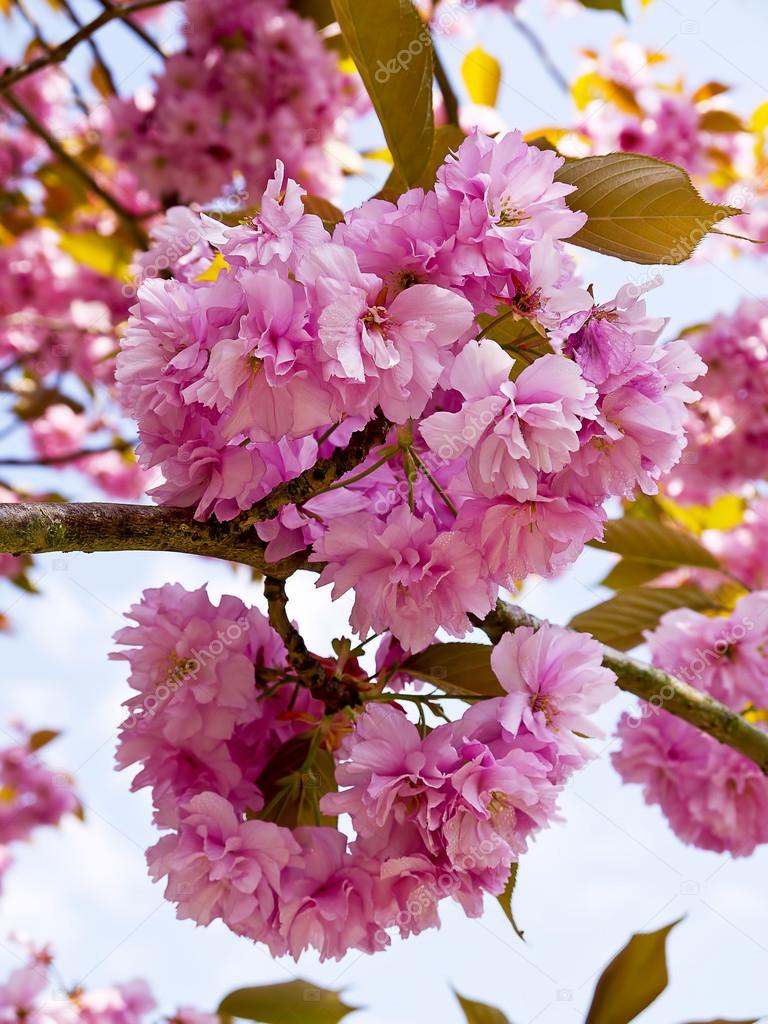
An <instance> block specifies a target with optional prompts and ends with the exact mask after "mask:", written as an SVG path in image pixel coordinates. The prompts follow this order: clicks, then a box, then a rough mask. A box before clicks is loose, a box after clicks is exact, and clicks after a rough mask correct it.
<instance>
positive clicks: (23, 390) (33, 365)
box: [0, 228, 146, 498]
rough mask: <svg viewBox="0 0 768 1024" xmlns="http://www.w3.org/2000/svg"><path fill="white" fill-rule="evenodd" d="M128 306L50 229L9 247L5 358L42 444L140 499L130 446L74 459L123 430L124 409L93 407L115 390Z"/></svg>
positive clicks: (2, 263) (2, 264) (110, 489)
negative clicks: (118, 412) (120, 327)
mask: <svg viewBox="0 0 768 1024" xmlns="http://www.w3.org/2000/svg"><path fill="white" fill-rule="evenodd" d="M127 313H128V301H127V300H126V298H125V297H124V295H123V293H122V289H121V286H120V283H119V282H118V281H117V280H116V279H114V278H110V277H105V276H103V275H102V274H99V273H97V272H96V271H94V270H91V269H89V268H88V267H86V266H84V265H82V264H80V263H77V262H76V261H75V260H74V259H73V258H72V257H71V256H69V255H68V254H67V253H66V252H64V251H63V250H62V249H61V248H60V246H59V236H58V235H57V233H56V232H55V231H53V230H51V229H50V228H39V229H35V230H33V231H28V232H26V233H25V234H23V235H21V236H20V237H19V238H18V239H17V240H16V241H15V242H14V243H13V244H11V245H8V246H5V247H0V319H2V328H0V363H2V365H3V368H4V370H5V373H4V379H5V383H6V385H7V388H8V390H9V392H10V393H12V394H13V393H15V394H17V395H18V398H19V401H18V403H17V405H16V408H15V413H16V415H17V416H18V417H19V418H20V420H22V421H23V422H24V424H25V425H26V426H27V428H28V431H29V441H30V444H31V447H32V449H33V451H34V452H35V453H36V454H37V455H38V456H40V458H42V459H44V460H54V464H55V460H62V464H64V462H65V461H66V464H67V465H72V466H74V467H75V468H77V469H79V470H81V471H82V472H83V473H85V474H86V476H88V477H89V478H90V479H91V480H93V481H94V482H95V483H96V484H97V486H98V487H99V488H100V489H101V490H103V491H105V492H106V493H107V494H109V495H111V496H113V497H124V498H127V497H132V498H135V497H138V496H139V495H140V494H142V493H143V491H144V489H145V485H146V477H145V474H144V473H143V472H142V470H141V469H140V468H139V466H138V464H137V462H136V460H135V458H134V457H133V453H132V452H131V451H129V450H128V446H125V447H124V448H123V450H115V451H101V450H100V451H98V454H94V455H88V456H85V457H83V458H80V459H72V460H71V461H70V459H69V457H70V456H74V455H76V454H77V453H78V452H79V451H81V450H88V447H89V444H90V446H91V447H92V448H101V447H102V445H103V440H104V438H105V437H110V436H111V437H115V436H119V428H120V424H119V422H118V421H117V417H116V416H114V415H112V416H111V417H110V416H109V415H107V414H105V413H103V412H97V410H96V409H93V410H92V411H86V409H87V404H88V397H87V396H88V392H91V393H93V392H94V391H95V390H98V391H99V392H100V393H101V394H102V395H105V394H107V393H109V391H110V389H111V385H112V382H113V378H114V371H115V352H116V347H117V336H116V331H115V325H116V324H117V323H119V322H120V321H122V320H124V319H125V318H126V316H127ZM84 389H85V390H84ZM91 441H92V442H93V443H92V444H91ZM100 441H101V442H102V444H99V442H100Z"/></svg>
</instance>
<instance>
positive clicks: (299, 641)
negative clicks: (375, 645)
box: [264, 576, 361, 714]
mask: <svg viewBox="0 0 768 1024" xmlns="http://www.w3.org/2000/svg"><path fill="white" fill-rule="evenodd" d="M264 596H265V597H266V599H267V607H268V609H269V621H270V623H271V625H272V628H273V629H274V630H275V632H276V633H277V634H278V635H279V636H280V638H281V639H282V641H283V643H284V644H285V649H286V652H287V655H288V664H289V665H290V666H291V668H292V669H293V670H294V671H295V672H296V676H297V678H298V680H299V682H300V684H301V685H302V686H305V687H306V688H307V689H308V690H309V691H310V692H311V694H312V696H313V697H316V698H317V699H318V700H321V701H322V702H323V704H325V709H326V711H327V712H328V713H329V714H333V713H334V712H336V711H340V710H341V709H342V708H348V707H357V706H358V705H359V704H360V703H361V698H360V691H359V690H358V688H357V686H356V685H355V683H354V682H353V681H346V680H344V679H341V678H339V677H338V676H336V675H332V674H330V673H329V671H328V670H327V669H326V667H325V666H324V665H323V664H322V663H321V662H320V661H318V659H317V658H316V657H315V656H314V655H313V654H311V653H310V652H309V651H308V650H307V645H306V644H305V643H304V638H303V637H302V636H301V634H300V633H299V631H298V630H297V629H296V627H295V626H294V624H293V623H292V622H291V620H290V618H289V617H288V595H287V594H286V592H285V580H281V579H275V578H274V577H273V576H267V577H266V579H265V580H264Z"/></svg>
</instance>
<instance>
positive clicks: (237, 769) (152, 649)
mask: <svg viewBox="0 0 768 1024" xmlns="http://www.w3.org/2000/svg"><path fill="white" fill-rule="evenodd" d="M130 618H131V619H133V621H134V623H135V624H134V625H132V626H129V627H127V628H125V629H123V630H122V631H121V632H120V633H118V635H117V639H118V641H119V642H120V643H121V644H123V645H126V646H128V647H129V648H130V649H129V650H127V651H124V652H121V653H119V654H116V655H114V656H115V657H118V658H122V659H125V660H127V661H128V663H129V665H130V669H131V674H130V684H131V686H132V687H133V689H134V690H135V691H136V693H135V695H134V696H132V697H131V698H130V699H129V700H128V702H127V704H126V706H127V709H128V718H127V719H126V721H125V722H124V724H123V726H122V729H121V733H120V741H119V749H118V764H119V766H120V767H122V768H126V767H129V766H134V765H138V766H139V767H140V771H139V774H138V775H137V776H136V779H135V781H134V784H133V785H134V788H136V789H138V788H142V787H149V788H150V789H151V792H152V799H153V804H154V808H155V820H156V823H157V825H158V826H159V827H160V828H161V829H164V830H167V831H166V834H165V835H164V836H163V837H162V838H161V839H160V840H159V842H158V843H157V844H156V845H155V846H154V847H152V848H151V849H150V850H149V851H148V861H149V865H150V872H151V874H152V875H153V877H154V878H156V879H161V878H165V879H166V896H167V897H168V899H170V900H172V901H173V902H174V903H176V904H177V907H178V914H179V916H180V917H183V918H191V919H193V920H194V921H196V922H197V923H198V924H202V925H207V924H209V923H210V922H211V921H213V920H215V919H221V920H222V921H223V922H224V923H225V924H226V925H227V926H228V927H229V928H230V929H232V931H234V932H235V933H236V934H239V935H243V936H247V937H249V938H251V939H253V940H255V941H258V942H263V943H266V944H267V945H268V947H269V949H270V951H271V952H272V954H273V955H276V956H277V955H283V954H286V953H289V954H290V955H291V956H293V957H298V956H299V955H300V954H301V953H302V952H303V951H304V950H305V949H307V948H309V947H312V948H314V949H316V950H317V951H318V952H319V953H320V955H321V957H323V958H326V957H340V956H342V955H343V954H344V953H345V952H346V951H347V950H348V949H350V948H356V949H362V950H365V951H368V952H373V951H375V950H378V949H382V948H384V947H385V946H386V945H387V944H388V943H389V941H390V939H389V935H388V932H389V931H390V930H392V929H398V930H399V932H400V934H401V935H403V936H406V935H409V934H413V933H417V932H419V931H421V930H422V929H424V928H428V927H434V926H436V925H437V924H438V923H439V918H438V913H437V907H438V903H439V902H440V900H442V899H443V898H445V897H452V898H454V899H455V900H457V901H458V902H459V903H460V904H461V905H462V907H464V909H465V910H466V911H467V913H469V914H472V915H477V914H479V913H480V912H481V908H482V894H483V892H491V893H495V894H498V893H500V892H502V891H503V889H504V887H505V884H506V882H507V877H508V875H509V871H510V867H511V865H512V863H513V862H515V861H516V860H517V858H518V857H519V855H520V854H521V853H522V852H523V851H524V850H525V849H526V846H527V844H528V841H529V839H530V838H531V837H532V836H533V835H534V834H535V833H536V832H537V831H539V830H540V829H541V828H543V827H546V826H547V825H548V824H549V823H550V822H551V821H552V820H553V818H554V817H555V814H556V800H557V796H558V794H559V792H560V790H561V789H562V787H563V785H564V783H565V782H566V780H567V779H568V777H569V776H570V775H571V774H572V772H573V771H574V770H575V769H577V768H579V767H580V766H581V765H582V764H583V763H584V761H585V759H586V758H587V757H588V756H589V753H588V750H587V748H586V744H585V743H584V742H583V738H584V737H588V736H595V735H599V731H598V730H597V729H596V727H595V725H594V723H593V722H592V721H591V716H592V715H593V713H594V712H595V711H596V710H597V709H598V708H599V707H600V706H601V705H602V704H603V703H604V702H605V701H606V700H607V699H609V698H610V696H611V695H612V693H613V681H614V676H613V674H612V673H611V672H610V671H608V670H607V669H604V668H603V667H602V664H601V652H600V647H599V645H598V644H597V643H595V641H593V640H592V639H591V638H589V637H587V636H582V635H578V634H572V633H569V632H568V631H566V630H564V629H561V628H559V627H554V626H553V627H549V626H544V627H542V628H541V629H540V630H539V632H537V633H535V634H534V633H533V631H532V630H530V629H527V628H521V629H518V630H517V631H516V632H514V633H512V634H510V635H508V636H506V637H505V638H504V639H503V640H502V641H501V643H499V644H498V645H497V647H496V648H495V649H494V651H493V654H492V664H493V668H494V670H495V672H496V674H497V676H498V679H499V682H500V687H501V690H500V692H503V693H504V695H503V696H500V697H496V698H492V699H488V700H484V701H482V702H480V703H478V704H475V705H473V706H472V707H470V708H469V710H467V711H466V712H465V713H464V715H463V717H461V718H460V719H459V720H458V721H455V722H446V723H444V724H441V725H438V726H437V728H434V729H432V730H429V729H427V728H426V727H424V728H419V727H417V726H416V725H415V724H413V723H412V722H411V721H410V720H409V719H408V718H407V717H406V716H405V714H404V712H403V710H402V708H401V706H400V705H399V704H397V703H395V701H396V698H397V694H396V693H395V692H393V691H392V690H388V689H386V686H385V681H384V680H382V682H381V685H378V686H376V687H374V686H373V685H372V684H371V683H370V681H368V680H367V679H366V677H365V675H364V673H363V672H362V670H360V669H359V667H358V666H357V663H356V662H355V660H354V659H350V660H349V661H347V662H346V663H345V665H344V667H343V671H344V673H345V679H346V680H347V682H350V681H352V682H355V683H356V684H357V686H358V692H359V694H360V697H361V699H362V700H363V704H362V707H357V708H356V709H354V710H353V709H349V714H346V713H344V712H338V713H336V714H333V715H326V714H325V706H324V705H323V704H322V703H321V702H320V701H319V700H317V699H316V698H315V697H313V696H312V695H311V693H310V691H309V690H308V689H306V688H304V687H303V686H301V685H300V680H298V679H297V678H296V676H295V674H293V673H292V670H291V668H290V667H289V665H288V663H287V659H286V652H285V648H284V646H283V643H282V641H281V640H280V638H279V637H278V635H277V634H276V633H275V632H274V631H273V629H272V628H271V626H270V625H269V623H268V621H267V619H266V618H265V617H264V616H263V615H262V614H261V612H259V611H258V610H257V609H255V608H247V607H246V606H245V605H244V604H243V603H242V602H241V601H239V600H238V599H237V598H235V597H224V598H222V599H221V602H220V603H219V605H218V606H216V605H214V604H213V603H211V602H210V600H209V599H208V597H207V595H206V593H205V590H204V589H200V590H197V591H192V592H189V591H186V590H184V589H183V588H182V587H181V586H179V585H170V584H169V585H166V586H165V587H162V588H160V589H158V590H150V591H147V592H145V594H144V597H143V600H142V602H141V604H139V605H136V606H134V607H133V609H132V610H131V613H130ZM385 644H386V647H387V648H388V649H389V653H390V654H391V653H392V645H391V637H387V638H386V641H385ZM324 664H326V665H327V666H328V672H329V673H330V674H333V673H335V672H338V671H340V669H339V667H338V665H337V664H336V663H334V662H333V661H328V660H327V659H326V661H325V662H324ZM390 667H391V666H390ZM350 717H351V718H353V722H352V723H351V724H350ZM323 759H324V760H325V763H326V764H328V762H330V771H328V770H323ZM276 766H277V767H276ZM278 769H279V770H278ZM334 773H335V782H334V781H333V775H334ZM336 784H338V785H339V786H340V787H342V788H341V790H340V791H339V792H336ZM298 793H300V794H301V797H299V796H298V795H297V794H298ZM318 798H319V799H318ZM302 801H304V802H305V803H306V806H307V807H308V808H311V809H312V812H311V813H300V812H298V811H296V808H297V807H298V806H300V805H301V806H304V803H302ZM342 813H344V814H348V815H349V818H350V821H351V824H352V827H353V829H354V836H347V835H345V834H344V833H342V832H341V831H339V829H338V828H336V827H334V826H335V815H337V814H342ZM321 815H322V816H323V817H321ZM289 826H290V827H289Z"/></svg>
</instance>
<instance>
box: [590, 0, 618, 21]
mask: <svg viewBox="0 0 768 1024" xmlns="http://www.w3.org/2000/svg"><path fill="white" fill-rule="evenodd" d="M579 3H580V4H581V6H582V7H588V8H589V9H590V11H616V13H617V14H621V15H622V16H623V17H625V18H626V16H627V15H626V11H625V10H624V0H579Z"/></svg>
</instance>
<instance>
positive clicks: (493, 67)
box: [461, 46, 501, 107]
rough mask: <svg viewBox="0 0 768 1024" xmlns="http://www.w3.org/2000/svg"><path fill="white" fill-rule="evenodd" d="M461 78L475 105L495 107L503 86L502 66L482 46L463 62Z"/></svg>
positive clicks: (468, 55)
mask: <svg viewBox="0 0 768 1024" xmlns="http://www.w3.org/2000/svg"><path fill="white" fill-rule="evenodd" d="M461 77H462V78H463V79H464V84H465V85H466V87H467V92H468V93H469V98H470V99H471V100H472V102H473V103H479V104H481V105H482V106H484V107H495V106H496V99H497V97H498V95H499V86H500V85H501V64H499V62H498V61H497V60H496V58H495V57H493V56H492V55H491V54H490V53H486V51H485V50H484V49H483V48H482V47H481V46H476V47H475V48H474V49H473V50H470V51H469V53H467V55H466V56H465V57H464V60H463V61H462V62H461Z"/></svg>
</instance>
